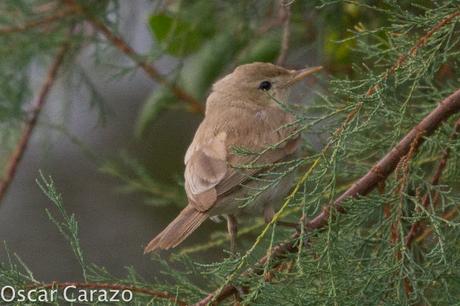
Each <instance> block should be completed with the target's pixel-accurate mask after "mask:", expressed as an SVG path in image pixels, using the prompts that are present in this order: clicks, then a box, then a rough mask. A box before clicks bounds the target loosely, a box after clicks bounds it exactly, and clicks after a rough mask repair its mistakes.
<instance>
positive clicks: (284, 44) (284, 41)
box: [276, 0, 291, 66]
mask: <svg viewBox="0 0 460 306" xmlns="http://www.w3.org/2000/svg"><path fill="white" fill-rule="evenodd" d="M279 2H280V4H279V6H280V10H281V14H282V18H283V23H284V25H283V36H282V38H281V49H280V55H279V56H278V59H277V60H276V64H277V65H281V66H283V65H284V64H285V62H286V58H287V53H288V51H289V38H290V37H291V29H290V24H291V6H290V5H289V4H285V3H284V1H283V0H280V1H279Z"/></svg>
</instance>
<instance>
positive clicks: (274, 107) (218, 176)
mask: <svg viewBox="0 0 460 306" xmlns="http://www.w3.org/2000/svg"><path fill="white" fill-rule="evenodd" d="M320 69H321V67H313V68H306V69H301V70H288V69H285V68H283V67H280V66H276V65H273V64H269V63H252V64H246V65H241V66H239V67H237V68H236V69H235V70H234V71H233V72H232V73H230V74H229V75H227V76H225V77H224V78H222V79H221V80H219V81H217V82H216V83H215V84H214V85H213V87H212V92H211V94H210V95H209V97H208V99H207V101H206V113H205V117H204V120H203V122H201V124H200V126H199V127H198V130H197V131H196V133H195V137H194V139H193V141H192V143H191V145H190V147H189V148H188V150H187V153H186V154H185V174H184V176H185V190H186V193H187V198H188V205H187V206H186V207H185V208H184V209H183V210H182V211H181V212H180V213H179V215H178V216H177V217H176V218H175V219H174V220H173V221H172V222H171V223H170V224H169V225H168V226H167V227H166V228H165V229H164V230H163V231H162V232H161V233H160V234H158V235H157V236H156V237H155V238H154V239H153V240H152V241H150V243H149V244H148V245H147V247H146V248H145V253H148V252H152V251H155V250H157V249H169V248H173V247H176V246H177V245H178V244H180V243H181V242H182V241H183V240H184V239H185V238H187V237H188V236H189V235H190V234H191V233H192V232H193V231H195V230H196V229H197V228H198V226H200V224H201V223H203V222H204V221H205V220H206V219H207V218H209V217H216V216H221V215H224V216H226V218H227V225H228V232H229V234H230V239H231V250H232V252H233V251H234V250H235V244H236V234H237V221H236V217H237V216H238V215H241V214H243V213H247V212H251V213H254V212H256V213H263V215H264V218H265V221H266V222H269V221H270V220H271V219H272V218H273V215H274V211H275V208H276V207H277V206H276V205H277V204H280V203H281V200H282V198H283V197H284V196H285V195H286V193H287V191H288V190H289V187H290V185H291V182H292V175H288V176H286V177H284V178H283V179H282V180H281V181H280V182H279V184H277V186H276V187H274V188H268V189H267V190H265V191H263V192H262V193H261V194H260V195H258V196H257V197H256V198H255V200H254V202H253V203H251V205H246V206H244V207H241V201H238V200H237V199H241V198H245V197H247V196H248V195H249V194H250V192H251V189H254V188H257V186H261V184H262V182H260V181H257V180H251V177H254V176H256V175H258V174H260V173H263V172H264V171H267V169H268V168H269V165H270V164H273V163H276V162H280V161H285V160H289V159H292V158H293V156H295V153H296V151H297V150H298V148H299V144H300V136H299V135H298V134H295V133H294V132H295V128H294V126H293V123H294V117H293V116H292V114H289V113H288V112H286V111H285V109H283V107H281V106H280V102H282V101H285V100H286V99H287V95H288V92H289V89H290V87H291V85H293V84H295V83H296V82H298V81H299V80H302V79H304V78H305V77H307V76H308V75H310V74H312V73H314V72H317V71H319V70H320ZM293 133H294V134H293ZM235 147H239V148H241V147H242V148H246V149H249V150H250V151H251V152H259V154H256V155H254V154H237V153H236V152H235V150H234V148H235ZM254 163H256V164H257V165H262V166H260V167H255V166H254V167H250V166H248V167H244V165H248V164H249V165H251V164H254ZM263 165H266V166H263Z"/></svg>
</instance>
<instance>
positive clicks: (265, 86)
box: [259, 81, 272, 91]
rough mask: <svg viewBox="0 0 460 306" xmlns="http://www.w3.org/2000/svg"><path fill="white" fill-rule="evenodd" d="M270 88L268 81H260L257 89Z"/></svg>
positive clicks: (270, 84)
mask: <svg viewBox="0 0 460 306" xmlns="http://www.w3.org/2000/svg"><path fill="white" fill-rule="evenodd" d="M270 88H272V83H270V82H269V81H262V82H260V84H259V89H261V90H264V91H267V90H270Z"/></svg>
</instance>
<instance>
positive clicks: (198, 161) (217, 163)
mask: <svg viewBox="0 0 460 306" xmlns="http://www.w3.org/2000/svg"><path fill="white" fill-rule="evenodd" d="M225 139H226V134H225V133H221V134H219V135H217V136H216V137H213V138H212V139H211V140H210V141H208V142H207V143H205V144H204V145H202V146H197V145H196V144H195V143H192V145H191V146H190V148H189V150H188V151H187V154H186V157H185V163H186V166H185V174H184V178H185V191H186V192H187V196H188V198H189V200H190V203H191V204H192V205H193V206H194V207H195V208H196V209H197V210H199V211H202V212H205V211H207V210H209V209H210V208H211V207H212V205H213V204H214V203H215V202H216V199H217V192H216V189H215V186H216V185H217V184H219V183H220V182H221V181H222V179H223V178H224V177H225V176H226V174H227V150H226V146H225Z"/></svg>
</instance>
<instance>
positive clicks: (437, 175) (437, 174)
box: [404, 119, 460, 248]
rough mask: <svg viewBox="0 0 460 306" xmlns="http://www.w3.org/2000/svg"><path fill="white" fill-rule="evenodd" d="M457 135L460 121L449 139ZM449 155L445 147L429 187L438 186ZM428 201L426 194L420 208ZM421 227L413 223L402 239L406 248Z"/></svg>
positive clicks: (428, 197)
mask: <svg viewBox="0 0 460 306" xmlns="http://www.w3.org/2000/svg"><path fill="white" fill-rule="evenodd" d="M459 133H460V119H459V120H457V122H456V123H455V126H454V129H453V131H452V134H451V135H450V139H451V140H453V139H455V138H457V137H458V135H459ZM449 154H450V149H449V147H447V148H446V149H444V152H443V153H442V156H441V159H440V160H439V162H438V165H437V167H436V170H435V172H434V175H433V178H432V179H431V185H432V186H436V185H438V184H439V180H440V179H441V175H442V172H443V171H444V169H445V167H446V165H447V160H448V159H449ZM437 194H438V193H436V194H435V196H434V197H433V198H436V197H437ZM430 200H431V197H430V194H429V193H426V194H425V196H424V197H423V199H422V206H423V207H424V208H428V206H429V205H430ZM421 227H422V224H421V222H415V223H414V224H412V226H411V228H410V230H409V232H408V233H407V235H406V237H405V239H404V240H405V244H406V247H407V248H409V247H410V246H411V244H412V242H413V241H414V238H415V237H416V236H417V234H418V233H419V232H420V231H421V230H422V228H421Z"/></svg>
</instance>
